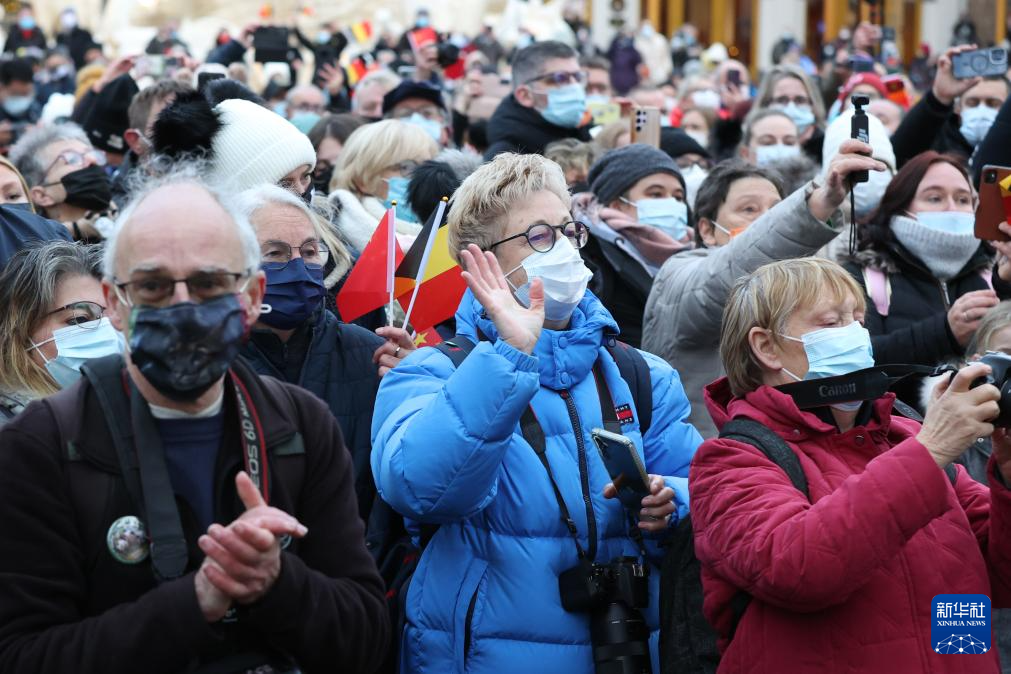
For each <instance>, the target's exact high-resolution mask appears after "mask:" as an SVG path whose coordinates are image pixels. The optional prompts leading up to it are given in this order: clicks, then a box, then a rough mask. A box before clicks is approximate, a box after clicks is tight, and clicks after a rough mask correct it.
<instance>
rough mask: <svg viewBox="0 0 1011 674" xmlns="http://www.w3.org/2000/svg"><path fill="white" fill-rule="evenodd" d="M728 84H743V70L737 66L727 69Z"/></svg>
mask: <svg viewBox="0 0 1011 674" xmlns="http://www.w3.org/2000/svg"><path fill="white" fill-rule="evenodd" d="M727 84H733V85H734V86H737V87H739V86H741V71H740V70H738V69H737V68H731V69H730V70H728V71H727Z"/></svg>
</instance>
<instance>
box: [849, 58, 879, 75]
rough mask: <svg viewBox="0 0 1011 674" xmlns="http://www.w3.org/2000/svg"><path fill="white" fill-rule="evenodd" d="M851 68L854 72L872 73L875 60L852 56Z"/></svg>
mask: <svg viewBox="0 0 1011 674" xmlns="http://www.w3.org/2000/svg"><path fill="white" fill-rule="evenodd" d="M850 70H852V71H853V72H854V73H872V72H874V61H872V60H870V59H869V58H863V57H860V56H851V57H850Z"/></svg>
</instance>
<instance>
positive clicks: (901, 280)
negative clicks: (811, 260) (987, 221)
mask: <svg viewBox="0 0 1011 674" xmlns="http://www.w3.org/2000/svg"><path fill="white" fill-rule="evenodd" d="M844 266H845V267H846V270H847V271H849V272H850V274H852V275H853V277H854V278H855V279H856V280H857V282H858V283H859V284H860V286H861V287H862V288H863V289H864V292H865V293H867V282H866V278H865V275H864V270H865V269H867V268H868V267H874V268H876V269H880V270H881V271H882V272H884V273H885V274H887V278H888V284H889V286H890V288H891V295H890V298H891V299H890V301H889V303H888V315H887V316H881V315H880V314H879V313H878V311H877V308H876V307H875V305H874V301H873V300H872V298H871V297H870V295H869V294H868V295H867V312H866V314H865V318H864V325H865V326H866V327H867V330H868V331H870V333H871V344H872V346H873V347H874V361H875V362H876V363H877V364H878V365H884V364H887V363H915V364H920V365H936V364H937V363H940V362H942V361H946V360H950V359H951V358H952V357H955V356H960V355H962V354H963V353H964V351H965V349H964V348H963V347H962V346H961V345H960V344H959V343H958V342H957V341H956V340H955V335H954V334H953V333H952V332H951V326H950V325H948V310H949V309H950V308H951V305H952V304H954V302H955V301H956V300H957V299H958V298H959V297H961V296H962V295H964V294H966V293H968V292H972V291H974V290H986V289H988V288H989V285H988V284H987V283H986V281H984V280H983V276H982V273H985V272H986V271H987V270H989V269H990V268H991V267H992V266H993V258H992V257H991V255H990V252H989V250H988V249H987V247H986V246H983V245H980V247H979V250H978V251H977V252H976V254H975V255H973V257H972V258H970V259H969V261H968V262H967V263H966V264H965V267H963V268H962V271H960V272H959V273H958V274H957V275H956V276H955V277H953V278H952V279H950V280H949V281H947V282H945V281H941V280H939V279H937V278H936V277H935V276H934V275H933V274H932V273H931V272H930V271H929V270H928V269H927V268H926V267H925V266H924V265H923V263H922V262H920V261H919V260H918V259H917V258H916V256H915V255H913V254H912V253H910V252H909V251H908V250H906V248H905V247H903V245H902V244H900V243H899V242H898V241H893V242H891V243H890V244H888V245H887V246H886V247H884V248H881V249H868V250H863V251H859V252H858V253H857V255H856V256H855V258H854V259H852V260H851V261H850V262H848V263H847V264H845V265H844ZM899 397H900V398H902V399H903V400H906V398H905V397H903V396H902V395H900V396H899Z"/></svg>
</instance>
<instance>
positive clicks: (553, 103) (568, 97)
mask: <svg viewBox="0 0 1011 674" xmlns="http://www.w3.org/2000/svg"><path fill="white" fill-rule="evenodd" d="M584 112H586V90H585V89H583V85H581V84H568V85H566V86H564V87H559V88H557V89H551V90H550V91H548V107H546V108H545V109H543V110H541V116H542V117H543V118H544V119H546V120H547V121H549V122H551V123H552V124H554V125H555V126H561V127H563V128H566V129H574V128H576V127H577V126H579V122H580V120H582V119H583V113H584Z"/></svg>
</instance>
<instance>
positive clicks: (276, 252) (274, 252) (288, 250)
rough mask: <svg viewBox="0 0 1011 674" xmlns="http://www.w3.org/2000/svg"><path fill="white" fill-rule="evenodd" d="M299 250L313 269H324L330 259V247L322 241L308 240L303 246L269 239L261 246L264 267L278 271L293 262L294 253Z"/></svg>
mask: <svg viewBox="0 0 1011 674" xmlns="http://www.w3.org/2000/svg"><path fill="white" fill-rule="evenodd" d="M296 250H297V251H298V254H299V257H301V258H302V262H303V263H305V266H306V267H308V268H310V269H312V268H316V269H322V268H323V265H325V264H326V263H327V260H329V259H330V249H329V248H327V245H326V244H325V243H323V242H322V241H306V242H305V243H303V244H302V245H301V246H295V247H292V246H291V245H290V244H287V243H285V242H284V241H267V242H266V243H264V244H263V245H262V246H260V254H261V259H262V260H263V268H264V269H271V270H273V271H278V270H281V269H284V268H285V267H287V266H288V263H289V262H291V258H292V253H293V252H294V251H296Z"/></svg>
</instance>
